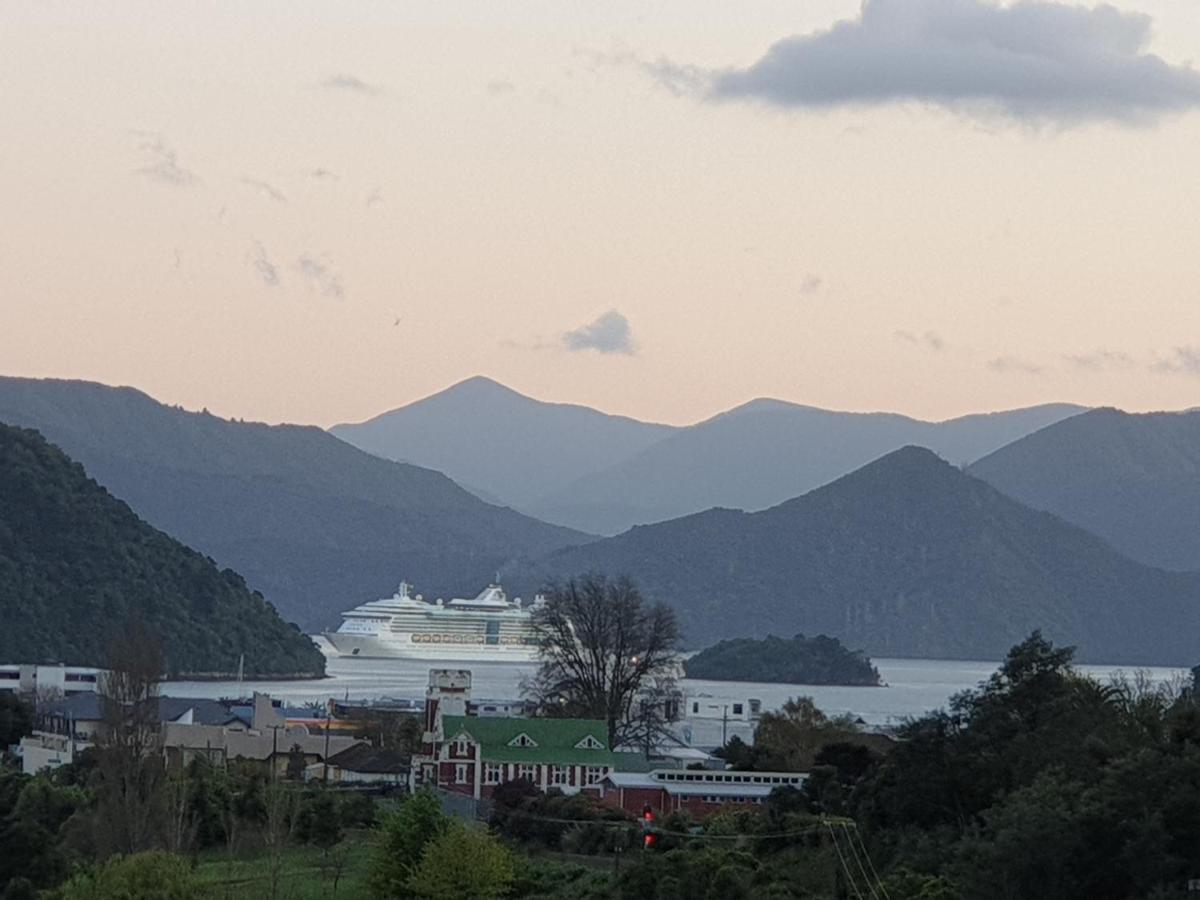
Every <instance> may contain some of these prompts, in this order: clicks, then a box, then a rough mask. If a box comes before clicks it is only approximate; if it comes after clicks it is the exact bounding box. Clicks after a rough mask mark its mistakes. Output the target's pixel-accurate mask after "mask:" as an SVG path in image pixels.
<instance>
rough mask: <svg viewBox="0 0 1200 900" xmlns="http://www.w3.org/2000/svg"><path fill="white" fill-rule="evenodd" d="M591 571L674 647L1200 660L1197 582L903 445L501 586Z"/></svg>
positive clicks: (577, 551)
mask: <svg viewBox="0 0 1200 900" xmlns="http://www.w3.org/2000/svg"><path fill="white" fill-rule="evenodd" d="M589 570H595V571H600V572H606V573H610V574H617V573H627V574H629V575H631V576H633V577H634V578H635V579H637V581H638V582H639V583H640V584H641V586H642V588H643V590H644V592H645V593H646V594H647V595H648V596H650V597H652V598H655V599H661V600H664V601H666V602H667V603H669V604H671V605H672V606H673V607H674V608H675V609H676V611H677V612H678V614H679V616H680V619H681V622H682V625H683V628H684V632H685V639H686V642H687V644H688V646H690V647H703V646H706V645H708V644H712V643H714V642H716V641H719V640H724V639H728V638H734V637H764V636H766V635H768V634H795V633H798V632H803V633H806V634H818V633H819V634H827V635H832V636H835V637H837V638H839V639H840V640H842V641H843V642H844V643H845V644H847V645H848V646H853V647H861V648H863V649H864V650H865V651H866V652H867V653H869V654H871V655H872V656H876V657H879V656H899V657H929V658H944V659H998V658H1000V657H1001V656H1003V654H1004V653H1005V652H1007V650H1008V648H1010V647H1011V646H1012V645H1014V644H1015V643H1017V642H1019V641H1020V640H1022V639H1023V638H1024V637H1025V636H1026V635H1028V634H1029V633H1030V631H1032V630H1033V629H1035V628H1040V629H1042V630H1043V632H1044V633H1045V634H1047V635H1048V636H1050V637H1052V638H1053V639H1054V640H1055V641H1059V642H1062V643H1067V644H1075V645H1077V646H1078V647H1079V653H1080V657H1081V658H1082V659H1084V660H1088V661H1094V662H1110V663H1119V664H1162V665H1194V664H1195V663H1196V662H1197V661H1200V643H1198V642H1197V640H1196V635H1197V634H1200V575H1197V574H1184V573H1173V572H1165V571H1162V570H1159V569H1155V568H1151V567H1148V566H1145V565H1142V564H1140V563H1138V562H1135V561H1133V560H1131V559H1129V558H1128V557H1126V556H1123V555H1121V554H1120V553H1118V552H1117V551H1116V550H1115V549H1113V548H1112V547H1111V546H1110V545H1109V544H1108V543H1106V542H1105V541H1103V540H1102V539H1100V538H1098V537H1096V536H1094V535H1092V534H1090V533H1089V532H1087V531H1085V530H1083V529H1081V528H1079V527H1077V526H1075V525H1072V524H1070V523H1068V522H1065V521H1064V520H1062V519H1061V518H1059V517H1057V516H1055V515H1052V514H1050V513H1046V512H1040V511H1037V510H1033V509H1031V508H1029V507H1027V506H1025V505H1023V504H1021V503H1019V502H1017V501H1016V500H1013V499H1011V498H1009V497H1007V496H1005V495H1003V494H1001V493H1000V492H999V491H997V490H995V489H994V488H992V487H991V486H990V485H988V484H986V483H985V482H983V481H980V480H979V479H976V478H973V477H971V476H969V475H967V474H964V473H963V472H962V471H961V470H959V469H957V468H955V467H954V466H951V465H950V464H949V463H946V462H944V461H943V460H941V459H940V458H938V457H937V456H936V455H935V454H934V453H932V452H931V451H929V450H927V449H923V448H918V447H906V448H902V449H900V450H898V451H895V452H892V453H890V454H888V455H887V456H885V457H883V458H882V459H879V460H877V461H875V462H873V463H870V464H869V465H867V466H864V467H862V468H861V469H859V470H857V471H855V472H853V473H851V474H850V475H847V476H844V477H842V478H840V479H838V480H836V481H834V482H833V483H831V484H829V485H826V486H824V487H821V488H818V489H816V490H814V491H811V492H809V493H808V494H805V495H803V496H800V497H798V498H794V499H792V500H789V501H787V502H785V503H782V504H779V505H777V506H774V507H771V508H769V509H766V510H763V511H761V512H756V513H746V512H742V511H738V510H729V509H712V510H708V511H706V512H702V513H697V514H693V515H690V516H685V517H682V518H678V519H673V520H670V521H667V522H662V523H659V524H656V525H646V526H639V527H636V528H633V529H630V530H629V531H627V532H625V533H623V534H621V535H618V536H616V537H612V538H607V539H604V540H600V541H596V542H593V543H591V544H587V545H584V546H580V547H575V548H570V549H566V550H561V551H558V552H555V553H551V554H549V555H547V556H546V557H544V558H543V559H541V560H540V561H538V563H537V564H535V565H534V566H532V567H527V568H525V569H523V570H520V571H514V572H512V573H511V575H510V576H509V580H510V582H511V583H512V585H513V586H516V587H520V588H522V589H529V588H530V587H532V586H535V585H538V584H541V583H545V582H547V581H551V580H555V579H561V578H565V577H569V576H571V575H574V574H577V573H579V572H584V571H589Z"/></svg>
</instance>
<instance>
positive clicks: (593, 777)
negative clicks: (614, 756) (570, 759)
mask: <svg viewBox="0 0 1200 900" xmlns="http://www.w3.org/2000/svg"><path fill="white" fill-rule="evenodd" d="M603 780H604V766H588V767H587V768H586V769H584V770H583V783H584V784H599V783H600V782H601V781H603Z"/></svg>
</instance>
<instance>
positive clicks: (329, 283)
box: [296, 253, 346, 300]
mask: <svg viewBox="0 0 1200 900" xmlns="http://www.w3.org/2000/svg"><path fill="white" fill-rule="evenodd" d="M296 271H298V272H299V273H300V276H301V277H302V278H303V279H304V280H305V281H306V282H307V283H308V286H309V288H310V289H312V290H315V291H319V292H320V293H321V295H322V296H325V297H332V298H333V299H335V300H340V299H341V298H342V297H344V296H345V294H346V288H345V285H343V284H342V276H341V275H340V274H338V273H337V272H336V271H334V269H333V267H332V266H331V265H330V264H329V262H327V261H326V260H324V259H321V258H319V257H317V256H314V255H313V254H311V253H303V254H301V255H300V257H299V258H298V259H297V260H296Z"/></svg>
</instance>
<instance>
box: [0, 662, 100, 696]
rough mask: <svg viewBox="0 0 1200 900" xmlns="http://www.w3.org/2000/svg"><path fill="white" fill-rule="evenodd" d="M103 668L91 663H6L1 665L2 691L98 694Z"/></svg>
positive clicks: (0, 685)
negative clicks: (73, 664) (74, 664)
mask: <svg viewBox="0 0 1200 900" xmlns="http://www.w3.org/2000/svg"><path fill="white" fill-rule="evenodd" d="M103 674H104V672H103V670H102V669H93V668H90V667H88V666H60V665H45V666H39V665H4V666H0V693H8V694H27V695H31V696H36V697H45V698H51V697H69V696H71V695H72V694H81V693H95V692H96V690H97V689H98V686H99V682H100V676H101V675H103Z"/></svg>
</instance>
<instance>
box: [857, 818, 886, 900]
mask: <svg viewBox="0 0 1200 900" xmlns="http://www.w3.org/2000/svg"><path fill="white" fill-rule="evenodd" d="M853 834H854V837H855V838H856V839H857V840H858V845H859V846H860V847H861V848H862V852H863V856H864V857H866V860H867V866H868V867H869V868H870V869H871V874H872V875H873V876H875V883H876V884H878V885H879V892H880V893H881V894H883V900H892V898H891V897H889V896H888V892H887V888H885V887H884V886H883V879H882V878H880V877H879V873H878V872H876V871H875V863H873V862H871V854H870V853H868V852H867V845H866V843H865V842H864V841H863V839H862V832H861V831H859V828H858V824H857V823H855V826H854V831H853Z"/></svg>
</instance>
